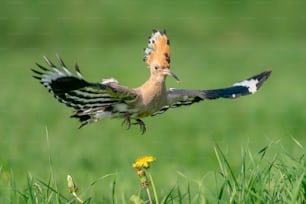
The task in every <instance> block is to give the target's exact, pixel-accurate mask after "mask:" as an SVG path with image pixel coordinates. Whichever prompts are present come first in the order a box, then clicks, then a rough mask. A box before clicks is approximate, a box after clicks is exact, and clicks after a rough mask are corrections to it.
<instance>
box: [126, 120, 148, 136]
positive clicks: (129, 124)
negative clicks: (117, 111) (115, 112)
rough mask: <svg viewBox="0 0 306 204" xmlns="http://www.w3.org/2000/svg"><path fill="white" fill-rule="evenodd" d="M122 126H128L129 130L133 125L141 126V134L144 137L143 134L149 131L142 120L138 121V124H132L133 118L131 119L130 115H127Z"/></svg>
mask: <svg viewBox="0 0 306 204" xmlns="http://www.w3.org/2000/svg"><path fill="white" fill-rule="evenodd" d="M121 125H126V126H127V129H128V130H129V129H130V128H131V125H139V127H140V132H141V134H142V135H143V134H144V133H145V132H146V130H147V128H146V125H145V123H144V122H143V121H142V120H140V119H136V122H134V123H132V122H131V118H130V116H129V115H126V116H125V117H124V120H123V121H122V124H121Z"/></svg>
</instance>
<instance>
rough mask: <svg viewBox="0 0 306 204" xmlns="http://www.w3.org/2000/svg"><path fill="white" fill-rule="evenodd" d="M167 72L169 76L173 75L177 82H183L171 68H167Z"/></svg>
mask: <svg viewBox="0 0 306 204" xmlns="http://www.w3.org/2000/svg"><path fill="white" fill-rule="evenodd" d="M165 74H166V75H168V76H172V77H173V78H174V79H175V80H176V82H177V83H181V82H182V81H181V80H180V79H179V78H178V77H177V76H176V75H175V74H174V73H173V72H171V71H170V69H166V70H165Z"/></svg>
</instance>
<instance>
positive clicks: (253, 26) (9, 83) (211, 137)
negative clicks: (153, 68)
mask: <svg viewBox="0 0 306 204" xmlns="http://www.w3.org/2000/svg"><path fill="white" fill-rule="evenodd" d="M305 8H306V7H305V5H304V3H303V2H300V1H294V2H291V1H288V2H274V1H252V2H242V1H221V2H215V1H210V0H209V1H202V0H195V1H191V2H188V3H187V2H185V1H176V2H175V3H174V2H171V1H167V2H165V1H156V2H154V3H152V2H150V3H149V2H145V1H137V0H132V1H129V3H127V2H124V1H121V0H120V1H94V2H92V3H88V2H85V1H72V0H71V1H69V0H68V1H65V2H62V1H56V0H55V1H52V2H51V1H44V2H31V3H26V2H23V1H18V0H16V1H1V3H0V26H1V30H0V39H1V40H0V41H1V42H0V70H1V74H0V85H1V87H2V88H1V89H0V96H1V97H0V122H1V125H0V169H1V177H0V181H1V182H0V188H1V189H0V202H1V203H10V202H11V203H26V202H28V203H32V202H34V203H35V199H36V198H37V199H42V200H43V201H46V202H48V201H50V202H53V203H59V202H69V201H72V200H73V196H72V195H71V194H69V192H68V190H67V183H66V177H67V175H68V174H69V175H72V176H73V178H74V179H75V181H76V183H77V185H78V186H79V188H80V190H79V192H78V193H79V194H80V196H81V197H82V198H83V199H84V200H88V199H90V200H88V202H91V203H110V202H112V201H114V202H115V203H129V199H130V196H131V195H140V198H141V199H143V200H146V194H145V193H144V192H143V190H142V189H141V187H140V184H139V181H138V178H137V175H136V172H135V170H134V169H133V168H132V167H131V164H132V163H133V162H134V160H135V158H137V157H139V156H142V155H147V154H149V155H153V156H155V157H157V162H156V163H154V164H153V167H152V176H153V178H154V181H155V184H156V186H157V191H158V197H159V201H160V202H162V201H165V200H167V201H169V202H170V203H171V200H173V202H174V203H175V202H177V203H179V202H180V200H181V203H188V202H189V201H191V202H193V203H201V202H202V203H203V202H207V203H216V202H218V198H220V203H228V202H229V201H232V202H233V203H239V202H240V201H241V200H243V199H246V200H247V199H255V200H256V199H258V200H256V201H258V202H259V203H260V202H261V203H265V202H262V200H260V199H266V200H265V201H266V202H270V203H273V202H274V201H276V199H279V201H278V202H279V203H286V202H291V203H294V201H295V200H294V199H296V202H300V201H301V200H300V199H301V193H302V189H304V190H305V187H304V186H303V185H304V183H305V180H303V171H304V170H305V169H304V167H303V165H304V163H303V162H304V161H303V160H302V158H304V157H303V155H304V151H305V144H306V139H305V132H306V127H305V124H306V109H305V108H304V107H305V102H306V95H305V94H304V92H305V90H304V89H305V88H304V87H305V67H306V61H305V60H304V59H305V53H306V50H305V46H304V45H305V41H306V38H305V36H306V27H305V26H304V25H305V16H303V12H304V10H305ZM153 28H165V29H167V33H168V35H169V38H170V41H171V69H172V71H173V72H174V73H176V74H177V75H178V76H179V77H180V78H181V79H182V81H183V83H182V84H176V83H175V81H174V80H173V79H169V80H168V81H167V85H168V87H178V88H190V89H195V88H196V89H210V88H218V87H224V86H228V85H230V84H232V83H234V82H236V81H237V80H241V79H244V78H246V77H249V76H252V75H253V74H256V73H259V72H261V71H263V70H265V69H272V70H273V73H272V75H271V78H270V79H269V80H268V81H267V82H266V84H264V85H263V87H262V89H261V90H260V91H259V92H258V93H256V94H255V95H253V96H248V97H243V98H239V99H237V100H216V101H205V102H203V103H201V104H196V105H193V106H192V107H184V108H179V109H176V110H170V111H168V112H166V113H165V114H163V115H159V116H156V117H152V118H147V119H144V121H145V123H146V125H147V130H148V131H147V133H146V134H145V135H144V136H141V135H140V133H139V129H138V127H132V128H131V130H129V131H127V130H125V127H121V126H120V124H121V122H122V121H120V120H105V121H101V122H99V123H96V124H92V125H90V126H88V127H85V128H83V129H81V130H79V129H77V127H78V125H79V124H78V123H77V121H76V120H73V119H71V118H69V115H71V114H72V110H71V109H69V108H66V107H64V106H63V105H62V104H58V102H56V101H55V100H54V99H53V98H52V96H51V95H50V94H48V93H47V91H46V90H45V89H44V88H43V87H42V86H41V85H40V84H39V83H38V82H37V81H35V80H34V79H33V78H32V77H31V75H32V73H31V72H30V68H34V67H35V65H34V63H35V62H39V63H41V64H43V63H44V62H43V59H42V56H43V55H47V56H49V58H50V59H51V60H53V61H54V60H55V54H56V53H59V54H60V55H61V56H62V58H63V59H64V61H65V63H66V64H67V66H69V67H72V66H73V64H74V63H75V62H77V63H78V64H79V65H80V68H81V71H82V73H83V75H84V76H85V77H86V78H87V79H88V80H89V81H100V80H101V78H107V77H115V78H116V79H118V80H119V81H120V83H121V84H124V85H128V86H131V87H137V86H138V85H139V84H141V83H143V82H144V80H146V78H147V77H148V74H149V73H148V70H147V69H146V66H145V64H144V63H143V62H142V58H143V55H144V53H143V48H144V47H145V46H146V43H147V36H149V35H150V32H151V30H152V29H153ZM46 133H48V137H47V136H46V135H47V134H46ZM292 138H295V139H294V140H293V139H292ZM275 141H278V142H277V143H276V144H273V145H270V146H268V148H267V149H268V151H267V153H266V154H265V155H264V156H263V157H262V154H263V152H264V151H262V152H261V153H257V152H259V150H261V149H262V148H263V147H265V146H267V144H271V143H273V142H275ZM296 141H299V143H300V145H297V143H296ZM216 144H217V145H216ZM50 158H51V159H50ZM231 172H233V173H231ZM106 175H110V176H106ZM104 176H106V177H104ZM97 180H98V182H95V183H94V185H92V183H93V182H94V181H97ZM260 181H262V182H263V184H261V182H260ZM303 182H304V183H303ZM290 185H291V186H292V187H290ZM281 192H282V194H280V193H281ZM273 199H274V200H273ZM43 201H41V202H43ZM247 201H249V200H247ZM301 202H302V201H301ZM304 202H305V201H304Z"/></svg>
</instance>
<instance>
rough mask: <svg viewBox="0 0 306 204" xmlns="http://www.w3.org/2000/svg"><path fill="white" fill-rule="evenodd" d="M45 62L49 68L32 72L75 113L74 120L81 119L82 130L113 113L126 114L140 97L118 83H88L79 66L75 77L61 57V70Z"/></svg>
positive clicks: (108, 81)
mask: <svg viewBox="0 0 306 204" xmlns="http://www.w3.org/2000/svg"><path fill="white" fill-rule="evenodd" d="M44 59H45V61H46V63H47V64H48V65H49V67H50V68H45V67H43V66H41V65H40V64H37V66H38V67H39V68H40V70H39V71H38V70H33V69H32V71H33V72H34V73H35V74H36V75H35V76H33V77H34V78H36V79H38V80H39V81H40V83H41V84H42V85H44V86H45V87H46V88H47V89H48V91H49V92H50V93H52V94H53V96H54V97H55V98H56V99H58V101H59V102H61V103H64V104H65V105H67V106H69V107H72V108H74V109H75V114H74V115H73V116H72V117H77V118H79V119H80V121H81V122H82V124H81V126H83V125H85V124H88V123H89V122H93V121H96V120H99V119H102V118H103V117H105V116H110V114H112V113H113V112H116V113H118V111H122V112H124V111H126V110H125V109H124V107H126V106H127V105H126V104H127V103H129V102H131V101H133V100H135V99H136V97H137V95H136V92H135V91H134V90H133V89H130V88H127V87H124V86H121V85H119V84H118V82H117V81H116V80H115V79H107V80H104V81H103V82H102V83H91V82H87V81H86V80H85V79H84V78H83V76H82V75H81V72H80V70H79V68H78V66H77V65H75V70H76V75H73V74H72V73H71V72H70V71H69V70H68V68H67V67H66V66H65V64H64V62H63V60H62V59H61V58H60V57H59V56H57V59H58V62H59V64H60V66H61V68H58V67H56V66H55V65H54V64H53V63H52V62H51V61H50V60H49V59H48V58H47V57H44ZM114 109H122V110H114Z"/></svg>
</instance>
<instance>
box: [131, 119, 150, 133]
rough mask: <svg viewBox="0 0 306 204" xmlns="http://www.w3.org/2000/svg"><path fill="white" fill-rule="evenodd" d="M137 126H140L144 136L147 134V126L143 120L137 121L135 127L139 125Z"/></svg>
mask: <svg viewBox="0 0 306 204" xmlns="http://www.w3.org/2000/svg"><path fill="white" fill-rule="evenodd" d="M137 124H138V125H139V127H140V132H141V134H142V135H143V134H144V133H145V132H146V130H147V128H146V124H145V123H144V122H143V121H142V120H140V119H136V123H133V125H137Z"/></svg>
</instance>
